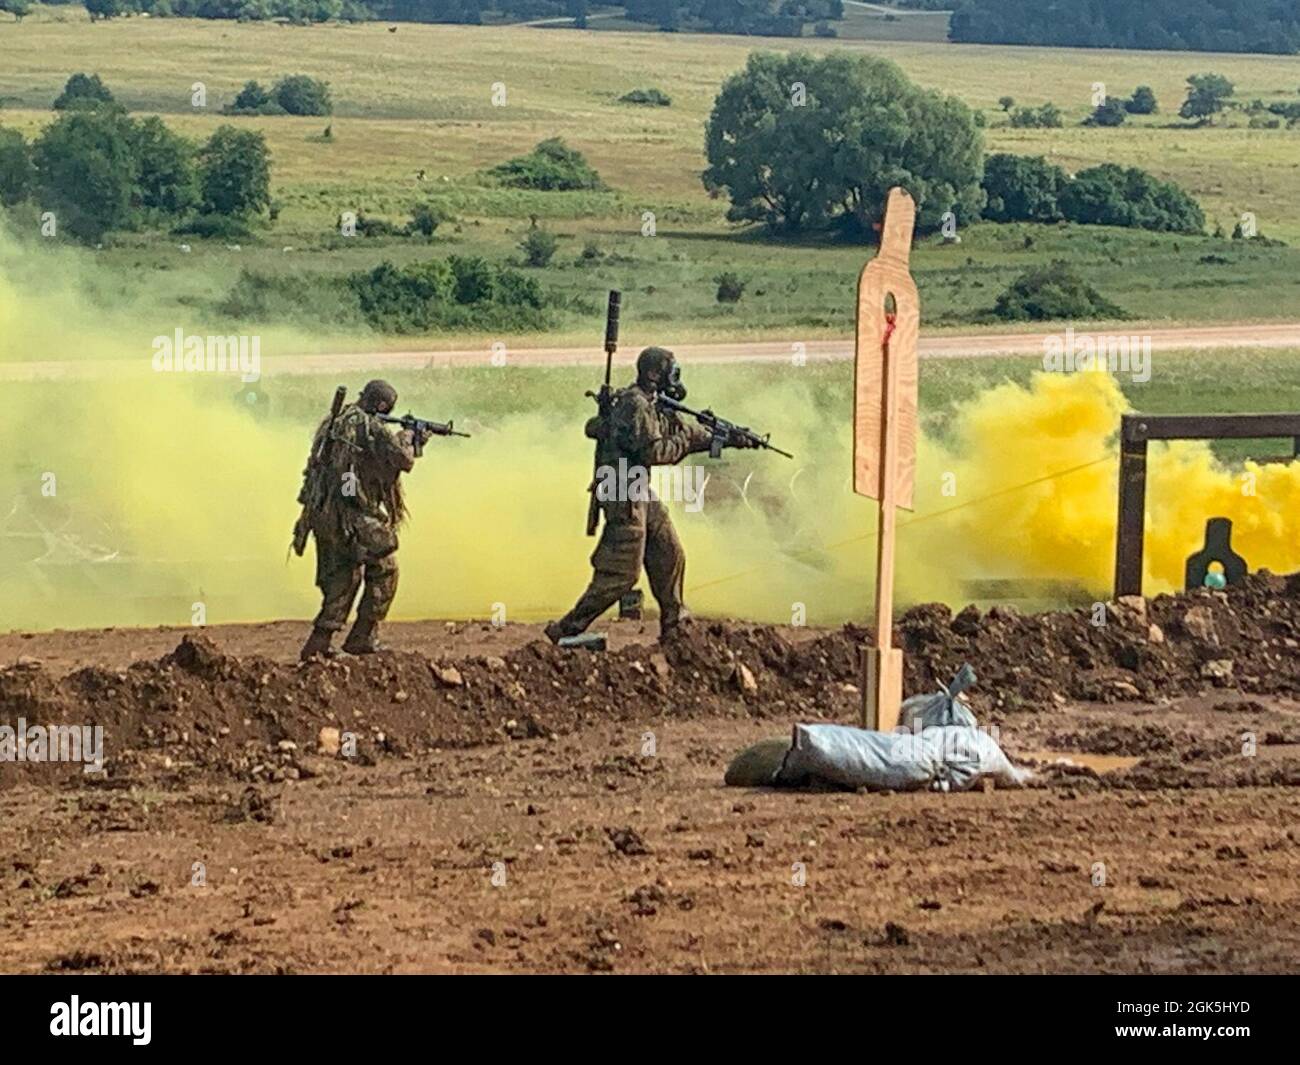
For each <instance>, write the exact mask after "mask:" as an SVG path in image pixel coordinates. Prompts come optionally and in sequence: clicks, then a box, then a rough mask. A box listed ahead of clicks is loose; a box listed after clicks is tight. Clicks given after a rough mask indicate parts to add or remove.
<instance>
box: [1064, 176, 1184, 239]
mask: <svg viewBox="0 0 1300 1065" xmlns="http://www.w3.org/2000/svg"><path fill="white" fill-rule="evenodd" d="M1060 205H1061V213H1062V214H1063V215H1064V216H1065V217H1066V219H1068V220H1069V221H1071V222H1082V223H1084V224H1089V225H1103V226H1130V227H1133V228H1136V229H1153V230H1160V231H1166V232H1171V233H1200V232H1201V231H1202V230H1203V229H1204V228H1205V215H1204V213H1203V212H1202V211H1201V208H1200V206H1199V205H1198V204H1197V203H1196V201H1195V200H1193V199H1192V198H1191V197H1190V196H1188V195H1187V193H1186V192H1184V191H1183V190H1182V189H1181V188H1179V187H1178V186H1177V185H1175V184H1174V183H1173V182H1171V181H1160V180H1159V179H1158V178H1155V177H1152V176H1151V175H1150V174H1148V173H1147V172H1146V171H1145V170H1140V169H1139V168H1137V167H1122V166H1118V165H1116V164H1115V163H1103V164H1102V165H1101V166H1094V167H1092V168H1091V169H1089V170H1081V171H1080V172H1079V173H1078V174H1076V175H1075V176H1074V179H1073V180H1072V181H1070V182H1069V183H1068V184H1067V185H1066V186H1065V188H1064V189H1063V190H1062V191H1061V195H1060Z"/></svg>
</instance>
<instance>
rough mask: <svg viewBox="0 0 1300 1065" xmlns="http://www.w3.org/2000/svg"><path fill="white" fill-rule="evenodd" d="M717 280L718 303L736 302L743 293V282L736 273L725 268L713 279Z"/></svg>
mask: <svg viewBox="0 0 1300 1065" xmlns="http://www.w3.org/2000/svg"><path fill="white" fill-rule="evenodd" d="M713 280H714V281H716V282H717V285H718V292H717V297H716V298H717V301H718V302H719V303H738V302H740V297H741V296H743V295H744V294H745V282H743V281H742V280H741V279H740V278H739V277H738V276H737V275H736V274H734V273H732V272H731V271H730V270H727V271H725V272H723V273H721V274H719V275H718V276H717V277H715V278H714V279H713Z"/></svg>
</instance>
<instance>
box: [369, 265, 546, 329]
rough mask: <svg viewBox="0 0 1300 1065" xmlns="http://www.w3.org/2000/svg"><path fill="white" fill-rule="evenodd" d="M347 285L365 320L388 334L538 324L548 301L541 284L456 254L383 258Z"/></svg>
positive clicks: (513, 271)
mask: <svg viewBox="0 0 1300 1065" xmlns="http://www.w3.org/2000/svg"><path fill="white" fill-rule="evenodd" d="M346 285H347V288H348V289H349V291H350V292H351V293H352V294H353V295H354V296H355V297H356V299H357V303H358V306H359V308H360V312H361V314H362V316H363V317H364V318H365V320H366V321H367V322H369V324H370V325H371V326H373V327H374V328H375V329H378V330H379V331H381V332H385V333H418V332H425V331H428V330H431V329H437V328H453V327H464V326H471V327H474V326H477V327H483V328H510V327H513V326H516V325H520V326H523V325H529V326H534V327H536V326H540V325H542V324H544V320H545V319H544V316H543V315H542V313H541V312H542V311H543V309H544V307H545V304H546V301H545V299H544V297H543V295H542V290H541V288H540V286H538V284H537V282H535V281H533V280H532V279H531V278H527V277H524V276H523V275H522V274H520V273H519V272H518V271H515V270H505V269H502V268H500V267H497V266H494V265H493V264H491V263H489V262H487V261H486V260H485V259H482V258H480V257H478V256H464V257H462V256H455V255H453V256H451V257H450V258H449V259H446V260H438V259H432V260H429V261H427V262H422V263H410V264H408V265H406V266H403V267H396V266H394V265H393V264H392V263H390V262H383V263H380V264H379V265H378V266H377V267H375V268H374V269H373V270H369V271H360V272H358V273H354V274H350V275H349V276H348V277H347V279H346Z"/></svg>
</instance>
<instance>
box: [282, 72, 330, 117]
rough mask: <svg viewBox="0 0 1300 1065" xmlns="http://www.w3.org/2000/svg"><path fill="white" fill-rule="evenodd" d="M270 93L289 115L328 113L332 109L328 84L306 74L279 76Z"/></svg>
mask: <svg viewBox="0 0 1300 1065" xmlns="http://www.w3.org/2000/svg"><path fill="white" fill-rule="evenodd" d="M271 95H272V96H273V97H274V98H275V102H276V103H277V104H279V105H280V106H281V107H283V108H284V110H285V112H286V113H287V114H290V115H328V114H331V113H333V111H334V103H333V101H332V100H331V99H330V90H329V86H328V85H326V84H325V82H323V81H319V80H318V79H316V78H313V77H309V76H308V75H306V74H292V75H290V76H289V77H287V78H281V79H280V80H279V81H277V82H276V83H275V87H274V88H273V89H272V90H271Z"/></svg>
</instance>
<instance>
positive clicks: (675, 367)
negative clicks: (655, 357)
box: [659, 359, 686, 403]
mask: <svg viewBox="0 0 1300 1065" xmlns="http://www.w3.org/2000/svg"><path fill="white" fill-rule="evenodd" d="M659 391H660V392H662V393H663V394H664V395H665V396H667V397H668V398H669V399H675V400H677V402H678V403H680V402H681V401H682V400H684V399H685V398H686V386H685V385H684V384H682V368H681V366H680V365H679V364H678V362H677V360H676V359H674V360H673V361H672V362H670V363H669V364H668V368H667V369H666V370H665V371H664V378H663V380H662V381H661V382H660V384H659Z"/></svg>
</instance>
